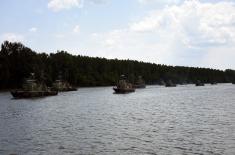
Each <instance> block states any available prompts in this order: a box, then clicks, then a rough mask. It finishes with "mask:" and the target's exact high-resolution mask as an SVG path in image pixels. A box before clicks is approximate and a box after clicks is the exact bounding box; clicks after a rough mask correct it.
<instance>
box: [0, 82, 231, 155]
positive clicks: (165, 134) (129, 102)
mask: <svg viewBox="0 0 235 155" xmlns="http://www.w3.org/2000/svg"><path fill="white" fill-rule="evenodd" d="M234 93H235V86H234V85H231V84H220V85H216V86H211V85H207V86H205V87H195V86H193V85H188V86H179V87H175V88H165V87H160V86H149V87H147V88H146V89H139V90H137V91H136V92H135V93H130V94H113V90H112V88H111V87H102V88H81V89H79V90H78V91H77V92H66V93H60V94H59V95H58V96H52V97H46V98H38V99H33V100H31V99H20V100H14V99H11V96H10V94H9V93H8V92H7V93H0V154H3V155H4V154H6V155H8V154H13V153H15V154H19V155H38V154H56V155H62V154H71V155H73V154H86V155H88V154H100V155H101V154H102V155H103V154H105V155H106V154H107V155H110V154H150V155H152V154H160V155H161V154H162V155H166V154H169V155H170V154H179V155H181V154H206V155H207V154H208V155H210V154H218V155H219V154H221V155H222V154H223V155H224V154H225V155H234V154H235V95H234Z"/></svg>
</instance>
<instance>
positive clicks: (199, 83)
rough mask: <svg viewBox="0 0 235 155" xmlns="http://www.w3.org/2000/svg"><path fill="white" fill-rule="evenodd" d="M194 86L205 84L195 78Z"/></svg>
mask: <svg viewBox="0 0 235 155" xmlns="http://www.w3.org/2000/svg"><path fill="white" fill-rule="evenodd" d="M195 85H196V86H205V84H204V83H202V82H201V81H200V80H197V82H196V83H195Z"/></svg>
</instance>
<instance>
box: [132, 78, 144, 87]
mask: <svg viewBox="0 0 235 155" xmlns="http://www.w3.org/2000/svg"><path fill="white" fill-rule="evenodd" d="M134 88H146V85H145V82H144V80H143V79H142V76H139V77H138V80H137V81H136V83H135V84H134Z"/></svg>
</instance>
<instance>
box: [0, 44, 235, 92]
mask: <svg viewBox="0 0 235 155" xmlns="http://www.w3.org/2000/svg"><path fill="white" fill-rule="evenodd" d="M31 72H34V73H35V75H36V79H37V80H39V81H44V82H45V83H46V84H47V85H48V86H50V85H51V84H52V82H53V81H54V80H56V79H57V78H58V76H59V74H61V75H62V77H63V79H64V80H67V81H68V82H70V83H71V84H73V85H76V86H108V85H115V84H116V81H117V80H118V79H119V76H120V75H121V74H125V75H126V76H127V77H128V79H129V81H130V82H134V81H135V80H136V78H137V77H138V76H139V75H141V76H142V77H143V79H144V80H145V81H146V83H147V84H157V83H159V82H160V81H161V80H165V81H166V80H172V81H173V82H175V83H179V84H181V83H194V82H196V81H197V80H200V81H202V82H204V83H211V82H218V83H224V82H233V81H235V71H234V70H225V71H222V70H215V69H208V68H194V67H182V66H167V65H160V64H154V63H145V62H139V61H133V60H117V59H105V58H98V57H88V56H81V55H71V54H69V53H68V52H66V51H58V52H57V53H51V54H46V53H36V52H35V51H33V50H31V49H30V48H28V47H26V46H24V45H23V44H21V43H11V42H8V41H5V42H4V43H3V44H2V45H1V51H0V89H8V88H17V87H21V85H22V82H23V81H24V79H25V78H27V77H29V75H30V73H31Z"/></svg>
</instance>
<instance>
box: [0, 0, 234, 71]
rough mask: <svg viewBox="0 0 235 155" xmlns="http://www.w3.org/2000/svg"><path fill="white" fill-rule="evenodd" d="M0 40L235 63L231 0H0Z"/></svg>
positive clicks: (148, 58) (202, 63)
mask: <svg viewBox="0 0 235 155" xmlns="http://www.w3.org/2000/svg"><path fill="white" fill-rule="evenodd" d="M0 14H1V16H0V21H1V22H0V41H1V43H2V42H3V41H4V40H9V41H20V42H22V43H24V44H25V45H26V46H29V47H30V48H32V49H34V50H36V51H37V52H46V53H51V52H56V51H57V50H66V51H68V52H69V53H72V54H81V55H88V56H99V57H106V58H119V59H134V60H140V61H145V62H154V63H160V64H168V65H184V66H198V67H211V68H218V69H226V68H231V69H235V0H2V1H1V5H0Z"/></svg>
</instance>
